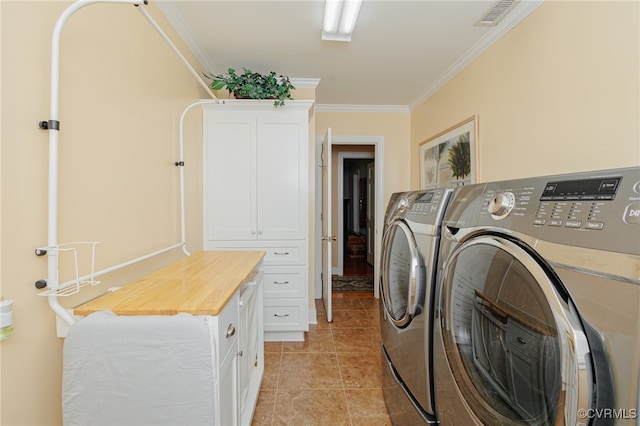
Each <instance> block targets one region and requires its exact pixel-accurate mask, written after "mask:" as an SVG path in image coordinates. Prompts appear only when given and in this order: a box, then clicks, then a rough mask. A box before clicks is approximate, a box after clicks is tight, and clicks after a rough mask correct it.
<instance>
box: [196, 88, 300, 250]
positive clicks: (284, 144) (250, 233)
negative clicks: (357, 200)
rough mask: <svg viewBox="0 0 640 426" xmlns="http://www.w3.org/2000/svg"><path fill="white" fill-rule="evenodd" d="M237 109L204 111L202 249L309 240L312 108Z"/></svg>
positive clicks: (258, 105)
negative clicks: (218, 244) (225, 244)
mask: <svg viewBox="0 0 640 426" xmlns="http://www.w3.org/2000/svg"><path fill="white" fill-rule="evenodd" d="M237 102H243V103H244V104H243V106H242V107H240V106H239V105H238V104H237V103H232V102H229V103H227V104H224V105H207V106H205V107H204V113H203V114H204V115H203V120H204V129H203V132H204V134H203V137H204V169H203V170H204V174H205V176H204V180H205V187H204V191H205V194H204V195H205V197H204V203H205V205H204V208H205V215H206V216H205V221H204V222H205V225H204V226H205V246H206V245H207V244H206V241H225V240H226V241H253V240H266V241H270V240H299V239H306V238H307V233H308V225H307V222H308V165H307V162H308V149H309V147H308V145H309V108H310V106H311V105H312V103H311V102H306V101H287V103H286V104H285V106H284V107H279V108H275V107H274V106H273V103H272V102H268V103H266V104H265V103H264V102H252V101H237Z"/></svg>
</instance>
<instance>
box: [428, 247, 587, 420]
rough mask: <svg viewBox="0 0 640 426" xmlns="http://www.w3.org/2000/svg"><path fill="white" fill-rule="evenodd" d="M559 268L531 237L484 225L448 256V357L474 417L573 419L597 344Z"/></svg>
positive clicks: (583, 409)
mask: <svg viewBox="0 0 640 426" xmlns="http://www.w3.org/2000/svg"><path fill="white" fill-rule="evenodd" d="M554 280H556V278H555V275H554V274H553V273H551V272H550V271H549V270H548V269H547V268H546V267H545V265H544V263H543V262H542V261H538V260H537V258H536V255H535V254H534V252H533V251H531V249H529V248H528V247H527V246H526V245H524V244H523V243H519V242H518V241H516V240H512V239H511V238H509V237H506V236H505V237H504V238H502V237H500V236H496V235H483V236H477V237H475V238H471V239H469V240H467V241H466V242H464V243H462V244H461V245H460V246H459V247H458V248H457V249H456V250H455V251H454V252H453V253H452V254H451V256H450V257H449V259H447V260H446V263H445V265H444V279H443V283H442V286H443V287H442V292H441V300H440V303H441V305H440V309H441V310H442V311H441V316H440V319H441V324H440V326H441V332H442V338H443V344H444V348H445V352H446V354H447V355H446V356H447V362H448V364H449V366H450V369H451V372H452V374H453V377H454V379H455V383H456V385H457V387H458V390H459V394H460V396H461V397H462V398H463V399H464V400H465V402H466V404H465V405H466V406H467V407H468V410H470V411H471V413H472V417H474V418H476V419H477V420H478V421H479V423H482V424H492V425H507V424H508V425H560V424H562V425H575V424H580V423H583V422H586V420H587V419H585V418H579V416H580V414H581V413H583V416H584V413H587V412H588V411H587V410H588V409H589V408H590V407H589V399H590V398H591V397H592V394H591V391H592V389H591V383H592V380H593V376H592V372H591V370H590V359H589V345H588V342H587V336H586V334H585V332H584V331H583V329H582V326H581V322H580V318H579V317H578V315H577V313H576V312H575V309H574V307H573V304H572V303H571V302H570V300H569V299H568V297H567V294H566V293H564V292H563V287H562V286H560V285H558V284H559V283H558V282H557V281H556V282H554Z"/></svg>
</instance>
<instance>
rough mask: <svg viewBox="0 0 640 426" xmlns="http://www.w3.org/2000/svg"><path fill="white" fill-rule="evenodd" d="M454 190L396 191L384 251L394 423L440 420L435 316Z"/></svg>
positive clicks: (388, 398) (386, 369) (387, 373)
mask: <svg viewBox="0 0 640 426" xmlns="http://www.w3.org/2000/svg"><path fill="white" fill-rule="evenodd" d="M450 194H451V190H449V189H438V190H433V191H413V192H404V193H396V194H393V195H392V197H391V199H390V202H389V205H388V208H387V213H386V216H385V226H384V234H383V238H382V250H381V271H382V273H381V282H380V285H381V287H380V289H381V295H382V303H381V304H380V305H381V315H380V318H381V335H382V359H383V366H382V368H383V377H384V388H383V392H384V397H385V402H386V405H387V408H388V411H389V414H390V416H391V419H392V421H393V423H394V424H398V425H417V424H424V423H434V422H435V421H436V418H435V415H434V409H433V387H432V381H431V369H432V362H431V340H432V333H431V328H432V327H431V315H432V309H431V308H432V299H433V289H434V279H435V276H436V274H435V267H436V264H437V255H438V248H439V242H440V225H441V222H442V215H443V213H444V209H445V206H446V204H447V202H448V200H449V196H450Z"/></svg>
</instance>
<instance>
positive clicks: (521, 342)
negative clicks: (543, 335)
mask: <svg viewBox="0 0 640 426" xmlns="http://www.w3.org/2000/svg"><path fill="white" fill-rule="evenodd" d="M516 340H517V341H518V343H520V344H521V345H526V344H527V341H526V340H524V339H523V338H522V337H519V336H518V338H517V339H516Z"/></svg>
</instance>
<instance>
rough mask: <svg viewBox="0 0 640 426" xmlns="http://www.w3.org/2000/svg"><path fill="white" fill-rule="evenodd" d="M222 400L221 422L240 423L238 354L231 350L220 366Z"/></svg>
mask: <svg viewBox="0 0 640 426" xmlns="http://www.w3.org/2000/svg"><path fill="white" fill-rule="evenodd" d="M218 393H219V401H220V424H221V425H225V426H227V425H229V426H232V425H237V424H239V423H240V422H239V418H240V415H239V404H238V356H237V355H236V351H231V352H230V353H229V354H228V356H227V357H226V358H225V360H224V361H223V363H222V365H221V366H220V386H219V388H218Z"/></svg>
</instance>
